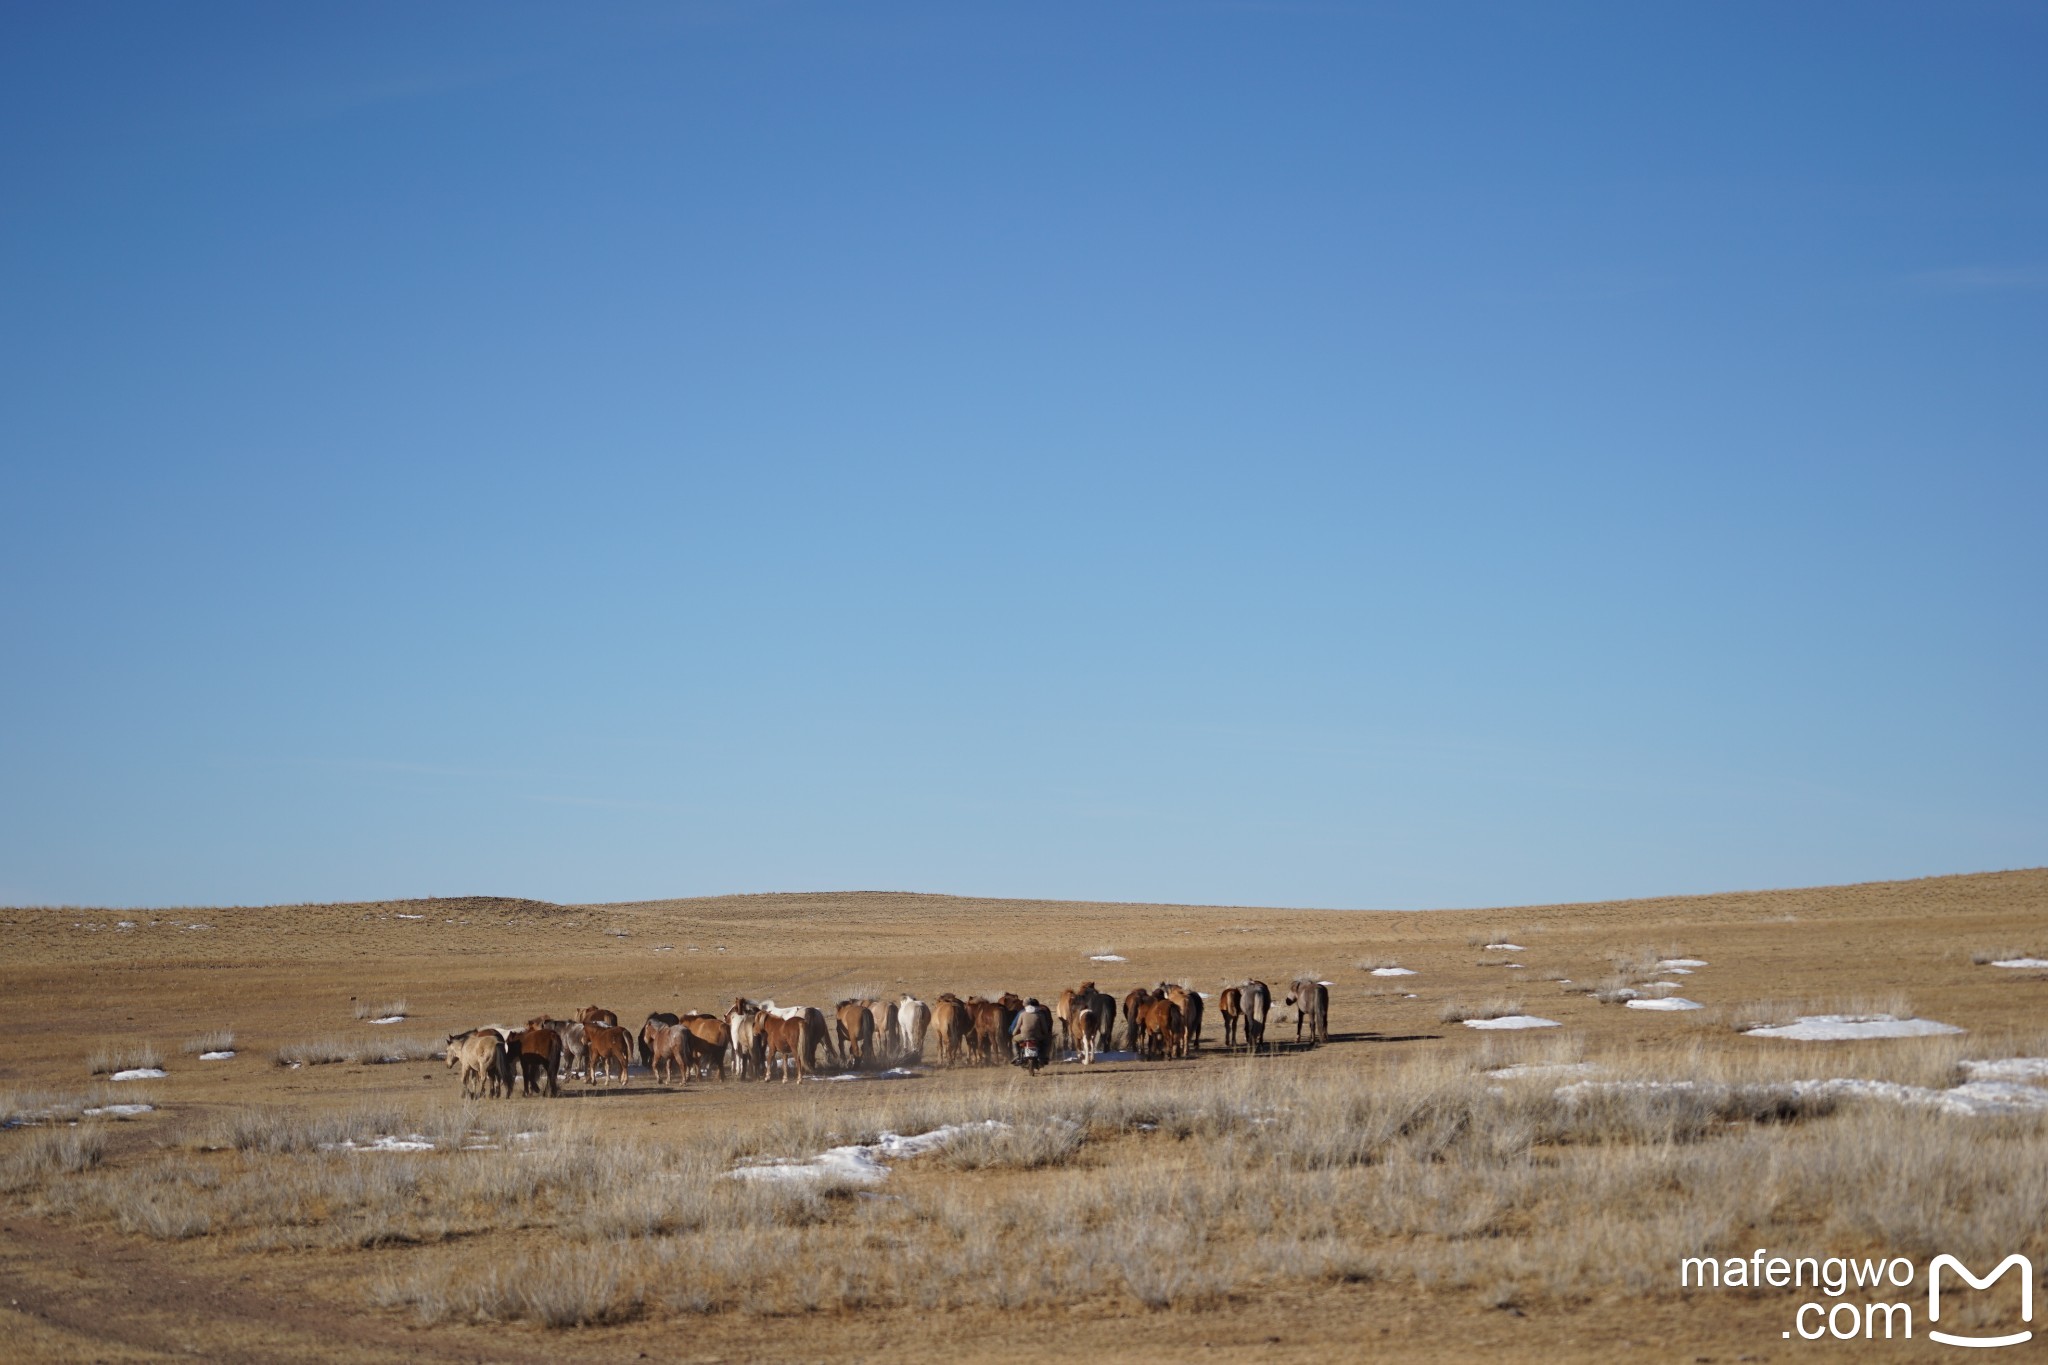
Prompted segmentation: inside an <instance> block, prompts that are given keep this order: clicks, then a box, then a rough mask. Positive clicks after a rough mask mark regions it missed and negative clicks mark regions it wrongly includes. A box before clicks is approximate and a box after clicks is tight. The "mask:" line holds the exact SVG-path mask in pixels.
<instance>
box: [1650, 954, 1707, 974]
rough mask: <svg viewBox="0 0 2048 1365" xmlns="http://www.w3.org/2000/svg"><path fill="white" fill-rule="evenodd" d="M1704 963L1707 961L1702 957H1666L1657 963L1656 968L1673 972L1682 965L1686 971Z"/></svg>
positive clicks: (1702, 965)
mask: <svg viewBox="0 0 2048 1365" xmlns="http://www.w3.org/2000/svg"><path fill="white" fill-rule="evenodd" d="M1706 965H1707V963H1706V960H1705V959H1704V958H1697V957H1667V958H1665V959H1664V960H1663V961H1662V962H1659V963H1658V964H1657V970H1658V971H1660V972H1675V971H1677V970H1678V969H1679V968H1680V967H1683V968H1685V969H1686V970H1687V971H1691V970H1692V969H1693V968H1694V967H1704V966H1706Z"/></svg>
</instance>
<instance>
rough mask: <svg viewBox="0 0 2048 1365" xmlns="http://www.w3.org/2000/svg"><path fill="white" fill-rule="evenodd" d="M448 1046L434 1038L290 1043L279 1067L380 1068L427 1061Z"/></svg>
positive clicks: (281, 1050)
mask: <svg viewBox="0 0 2048 1365" xmlns="http://www.w3.org/2000/svg"><path fill="white" fill-rule="evenodd" d="M446 1046H447V1045H446V1044H445V1043H442V1042H440V1041H439V1040H436V1039H431V1038H382V1037H379V1038H356V1039H342V1038H316V1039H313V1040H311V1041H308V1042H303V1043H286V1044H285V1045H284V1046H283V1047H281V1048H279V1049H278V1050H277V1064H278V1065H279V1066H331V1065H333V1064H335V1063H337V1062H356V1063H360V1064H362V1065H365V1066H379V1065H382V1064H384V1063H388V1062H426V1061H433V1060H435V1059H437V1058H439V1057H440V1056H441V1054H442V1052H443V1050H444V1049H445V1047H446Z"/></svg>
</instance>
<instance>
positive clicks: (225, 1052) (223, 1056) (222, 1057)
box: [199, 1048, 235, 1062]
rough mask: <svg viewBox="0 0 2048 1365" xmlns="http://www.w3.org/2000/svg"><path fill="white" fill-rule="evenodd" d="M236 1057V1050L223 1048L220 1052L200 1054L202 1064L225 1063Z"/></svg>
mask: <svg viewBox="0 0 2048 1365" xmlns="http://www.w3.org/2000/svg"><path fill="white" fill-rule="evenodd" d="M234 1055H235V1050H234V1049H233V1048H223V1049H221V1050H220V1051H219V1052H202V1053H200V1054H199V1060H200V1061H202V1062H224V1061H226V1060H228V1058H230V1057H232V1056H234Z"/></svg>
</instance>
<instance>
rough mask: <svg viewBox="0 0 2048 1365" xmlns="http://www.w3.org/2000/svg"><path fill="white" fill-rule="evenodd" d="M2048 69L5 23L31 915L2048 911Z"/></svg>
mask: <svg viewBox="0 0 2048 1365" xmlns="http://www.w3.org/2000/svg"><path fill="white" fill-rule="evenodd" d="M2044 72H2048V10H2044V8H2043V6H2042V5H2039V4H2025V3H2000V4H1973V3H1953V4H1952V3H1943V4H1935V3H1924V4H1869V5H1840V4H1812V5H1802V4H1795V3H1784V2H1783V0H1774V3H1769V4H1756V5H1694V6H1685V7H1680V6H1672V5H1639V4H1616V5H1612V6H1604V7H1585V6H1571V5H1561V6H1553V5H1543V6H1529V5H1522V4H1507V5H1500V6H1477V5H1460V4H1427V5H1424V4H1415V5H1406V6H1404V5H1386V4H1380V5H1368V4H1356V5H1351V4H1334V3H1333V4H1317V3H1302V4H1288V3H1272V4H1259V3H1236V4H1221V3H1218V4H1199V3H1171V4H1138V3H1130V4H1116V5H1099V4H1028V5H1010V6H993V5H961V4H953V3H944V4H931V5H891V4H858V5H849V4H826V3H818V4H717V5H673V6H631V5H621V6H605V7H600V8H599V9H598V10H596V11H592V10H590V9H587V8H579V7H565V6H560V5H552V4H549V5H525V6H518V5H503V4H490V5H475V6H462V5H455V4H448V5H414V4H397V5H385V6H375V5H349V6H339V7H316V6H304V5H275V4H262V5H243V6H233V5H125V6H121V5H47V6H31V5H22V4H17V5H12V6H9V7H8V8H7V10H6V12H5V15H4V17H0V177H4V178H0V185H4V189H0V363H4V366H5V376H6V378H5V393H6V400H5V402H4V404H0V462H4V463H0V475H4V477H0V581H4V588H0V632H4V634H0V639H4V646H5V649H4V659H0V901H6V902H14V903H21V902H31V903H40V902H90V903H119V904H137V903H152V904H169V903H180V902H182V903H198V904H210V903H220V902H231V901H232V902H249V901H280V900H298V899H338V898H355V897H383V896H403V895H422V894H442V895H448V894H457V893H467V892H493V893H502V894H518V895H532V896H540V897H548V898H556V899H577V900H595V899H624V898H636V897H652V896H661V895H689V894H711V893H720V892H728V891H768V890H792V889H846V888H895V889H910V890H928V891H953V892H963V893H981V894H996V895H1042V896H1055V897H1082V898H1100V899H1119V900H1127V899H1161V900H1181V901H1202V902H1239V903H1245V902H1249V903H1264V904H1299V905H1325V906H1354V905H1355V906H1452V905H1473V904H1489V903H1520V902H1531V901H1547V900H1558V899H1580V898H1603V897H1612V896H1626V895H1644V894H1657V893H1664V892H1684V891H1705V890H1716V889H1730V888H1738V887H1761V886H1783V885H1793V884H1804V883H1818V882H1838V881H1858V880H1866V879H1874V878H1889V877H1900V876H1915V875H1921V874H1929V873H1941V872H1961V871H1974V870H1982V869H1990V868H2000V867H2013V866H2027V865H2038V864H2041V863H2043V862H2048V136H2044V135H2048V79H2044V77H2043V73H2044Z"/></svg>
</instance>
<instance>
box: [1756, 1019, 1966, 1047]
mask: <svg viewBox="0 0 2048 1365" xmlns="http://www.w3.org/2000/svg"><path fill="white" fill-rule="evenodd" d="M1746 1032H1747V1034H1748V1036H1749V1037H1751V1038H1792V1039H1796V1040H1798V1041H1800V1042H1803V1043H1835V1042H1849V1041H1853V1040H1855V1039H1858V1038H1928V1037H1932V1036H1934V1035H1935V1034H1941V1033H1961V1032H1962V1030H1961V1029H1959V1028H1957V1027H1956V1026H1955V1025H1954V1024H1942V1023H1937V1022H1936V1021H1934V1020H1932V1019H1898V1018H1894V1017H1893V1016H1891V1015H1889V1014H1809V1015H1803V1016H1801V1017H1800V1018H1799V1019H1797V1020H1795V1021H1793V1022H1792V1023H1789V1024H1778V1025H1775V1026H1773V1027H1770V1028H1753V1029H1749V1030H1746Z"/></svg>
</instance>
